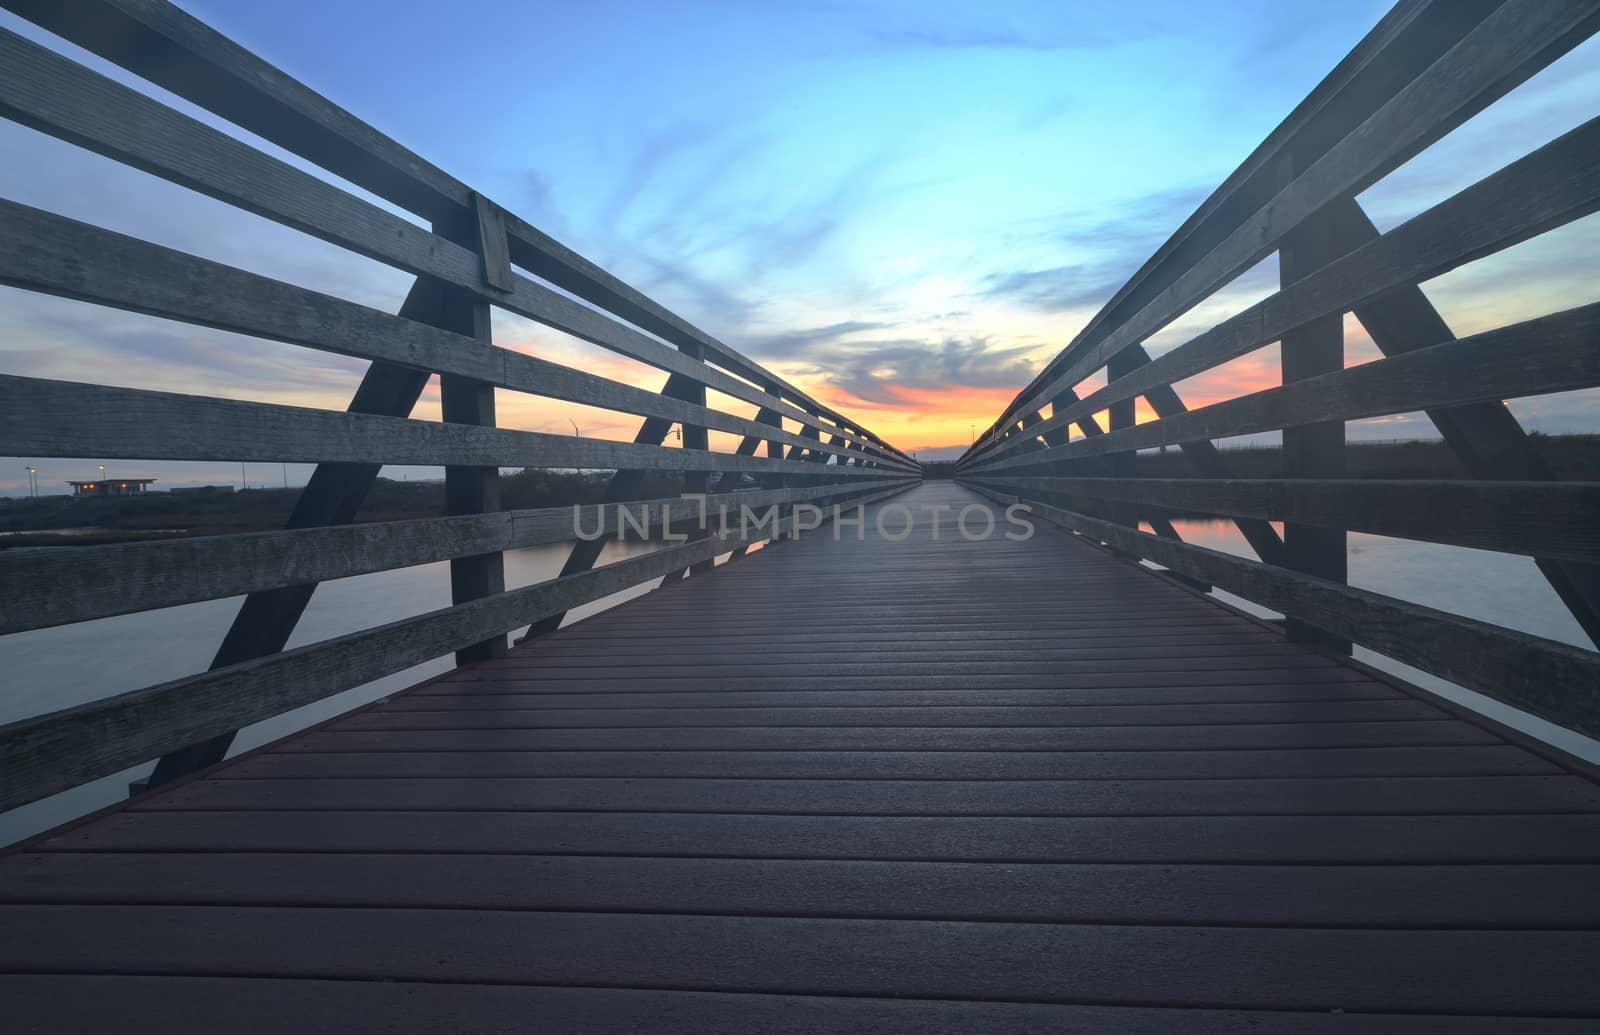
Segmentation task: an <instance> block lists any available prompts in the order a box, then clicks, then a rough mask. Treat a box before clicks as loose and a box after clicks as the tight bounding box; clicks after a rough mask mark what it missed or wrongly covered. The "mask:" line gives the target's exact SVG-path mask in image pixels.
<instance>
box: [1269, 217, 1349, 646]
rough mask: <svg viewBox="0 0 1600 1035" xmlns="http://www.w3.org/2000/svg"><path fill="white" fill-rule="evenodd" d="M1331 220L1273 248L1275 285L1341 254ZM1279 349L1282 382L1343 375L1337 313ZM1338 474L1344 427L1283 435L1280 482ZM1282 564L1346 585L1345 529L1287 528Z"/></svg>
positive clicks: (1330, 639)
mask: <svg viewBox="0 0 1600 1035" xmlns="http://www.w3.org/2000/svg"><path fill="white" fill-rule="evenodd" d="M1334 215H1335V213H1334V212H1333V209H1332V207H1331V206H1330V207H1329V208H1324V209H1322V210H1321V211H1319V212H1316V213H1314V214H1313V215H1312V216H1311V217H1310V218H1309V219H1307V220H1306V221H1305V222H1303V223H1301V224H1300V225H1299V226H1298V227H1296V228H1295V229H1294V230H1292V231H1290V232H1289V233H1288V234H1286V235H1285V236H1284V238H1283V240H1282V241H1281V242H1280V243H1279V247H1278V281H1279V285H1280V287H1287V286H1288V285H1290V284H1292V283H1294V282H1295V281H1297V280H1301V279H1303V278H1305V277H1307V276H1310V275H1311V274H1312V273H1314V272H1316V271H1317V270H1318V269H1321V268H1322V267H1323V266H1325V265H1327V264H1328V263H1329V262H1332V261H1333V260H1334V259H1337V258H1338V257H1339V256H1340V255H1341V254H1342V249H1341V248H1340V247H1339V243H1338V234H1337V233H1336V232H1335V229H1334V228H1333V227H1331V226H1330V225H1329V223H1328V221H1329V220H1330V219H1331V218H1333V217H1334ZM1279 351H1280V353H1281V360H1280V363H1281V366H1282V370H1283V383H1284V384H1289V383H1290V382H1292V381H1300V380H1304V379H1305V378H1308V377H1316V376H1317V375H1318V374H1326V373H1329V372H1331V371H1335V370H1343V369H1344V315H1343V314H1342V313H1330V314H1329V315H1327V316H1321V317H1318V318H1316V319H1315V320H1312V321H1310V322H1309V323H1306V324H1304V325H1302V326H1300V327H1298V328H1296V329H1295V330H1293V331H1291V332H1290V333H1288V334H1285V335H1284V336H1283V340H1282V341H1281V342H1280V344H1279ZM1344 475H1345V451H1344V422H1343V421H1322V422H1319V423H1316V424H1302V425H1298V426H1294V427H1286V428H1284V429H1283V474H1282V476H1283V477H1285V478H1342V477H1344ZM1283 563H1284V564H1285V565H1286V566H1287V567H1290V568H1293V569H1294V570H1296V571H1302V572H1305V573H1306V574H1308V575H1315V576H1317V577H1318V578H1324V579H1329V580H1331V581H1333V582H1346V581H1348V577H1349V571H1348V558H1347V555H1346V549H1345V531H1344V529H1342V528H1323V527H1319V526H1315V525H1300V524H1294V523H1292V522H1286V523H1285V524H1284V526H1283ZM1284 630H1285V632H1286V633H1287V634H1288V637H1289V639H1290V640H1294V641H1299V642H1308V643H1321V644H1323V645H1325V646H1328V647H1330V648H1332V649H1334V650H1340V651H1344V652H1347V653H1348V652H1349V650H1350V641H1348V640H1345V639H1341V638H1339V637H1334V636H1330V635H1328V634H1327V633H1324V632H1322V631H1321V630H1319V629H1316V628H1314V627H1312V626H1308V625H1306V624H1305V623H1303V622H1301V621H1299V620H1297V619H1295V618H1289V619H1287V620H1286V622H1285V623H1284Z"/></svg>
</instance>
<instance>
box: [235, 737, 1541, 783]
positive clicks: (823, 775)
mask: <svg viewBox="0 0 1600 1035" xmlns="http://www.w3.org/2000/svg"><path fill="white" fill-rule="evenodd" d="M1554 772H1558V770H1557V769H1556V768H1555V767H1554V766H1552V765H1551V764H1550V763H1548V762H1545V761H1543V760H1541V759H1540V758H1538V757H1537V756H1535V755H1532V754H1530V753H1529V752H1527V751H1524V750H1523V749H1521V748H1515V747H1511V746H1509V745H1489V746H1485V747H1448V746H1446V747H1398V748H1393V747H1376V748H1363V747H1352V748H1340V749H1337V750H1329V751H1300V750H1274V749H1270V748H1267V749H1258V750H1238V751H1116V752H1111V751H1079V752H1055V751H1010V752H987V751H937V752H928V751H489V752H485V751H457V752H449V751H435V752H426V751H348V752H338V751H297V752H287V751H286V752H278V753H275V754H273V755H271V756H264V755H255V756H252V757H250V758H246V759H242V760H240V762H239V763H238V764H237V765H233V766H229V767H228V769H227V771H226V773H225V774H221V775H223V776H225V777H226V778H228V779H239V780H243V779H256V778H260V777H266V778H273V779H299V780H319V779H327V778H336V777H349V778H357V779H372V778H375V777H385V778H395V777H426V778H437V777H461V778H465V777H525V778H526V777H541V778H548V777H585V776H587V777H596V776H605V777H613V778H622V777H633V778H638V779H683V778H698V779H714V778H721V779H759V780H786V779H787V780H797V779H798V780H948V779H957V780H1071V779H1080V780H1081V779H1099V780H1145V779H1152V778H1165V779H1184V778H1196V779H1218V778H1233V779H1255V778H1261V777H1289V776H1300V777H1313V776H1462V775H1465V774H1468V773H1471V774H1475V775H1480V776H1490V775H1510V774H1516V773H1554Z"/></svg>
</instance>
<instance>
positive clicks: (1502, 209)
mask: <svg viewBox="0 0 1600 1035" xmlns="http://www.w3.org/2000/svg"><path fill="white" fill-rule="evenodd" d="M1597 169H1600V120H1590V121H1589V122H1586V123H1585V124H1584V125H1583V126H1581V127H1579V128H1578V129H1575V130H1573V131H1571V132H1570V133H1567V134H1565V135H1564V136H1562V137H1560V138H1558V139H1556V140H1555V141H1552V142H1551V143H1549V144H1546V145H1545V146H1544V147H1542V148H1540V149H1538V150H1537V151H1534V152H1533V153H1531V154H1529V155H1526V156H1525V157H1523V158H1520V159H1518V160H1517V161H1515V162H1513V163H1511V164H1510V165H1508V166H1506V167H1505V168H1504V169H1501V170H1499V171H1498V172H1496V173H1494V174H1492V175H1490V176H1487V177H1485V178H1484V179H1483V180H1481V181H1479V182H1478V183H1476V184H1474V185H1473V186H1471V187H1468V188H1466V189H1465V190H1462V191H1461V192H1459V193H1457V194H1455V195H1453V196H1452V197H1450V198H1448V199H1447V200H1445V201H1442V202H1440V203H1439V204H1437V205H1435V206H1433V207H1432V208H1430V209H1428V210H1426V211H1425V212H1422V213H1421V214H1419V215H1417V216H1414V217H1412V218H1411V219H1409V220H1407V221H1406V222H1404V223H1402V224H1400V225H1399V226H1397V227H1395V228H1394V229H1392V230H1390V231H1389V232H1388V233H1386V234H1383V235H1382V236H1381V237H1377V238H1376V239H1375V240H1372V241H1370V242H1364V243H1362V244H1360V246H1358V247H1356V248H1354V250H1352V251H1351V252H1350V253H1349V254H1348V255H1346V256H1343V257H1340V258H1336V259H1335V260H1334V261H1332V262H1330V263H1329V264H1328V265H1327V267H1326V268H1324V269H1320V270H1317V271H1315V272H1310V273H1309V275H1303V276H1300V277H1296V278H1294V279H1293V281H1292V282H1286V283H1285V284H1284V286H1283V288H1282V289H1281V290H1279V291H1277V292H1275V293H1274V294H1272V295H1270V296H1268V297H1267V298H1265V299H1263V300H1262V301H1260V302H1257V303H1255V304H1254V305H1251V306H1249V307H1248V308H1246V309H1244V310H1243V311H1242V312H1240V313H1238V314H1236V315H1234V316H1231V317H1229V318H1228V319H1226V320H1224V321H1222V322H1221V323H1219V324H1217V325H1216V326H1215V327H1212V328H1211V329H1209V330H1207V331H1205V332H1204V333H1202V334H1200V335H1197V336H1196V337H1194V338H1192V339H1190V340H1189V341H1187V342H1185V343H1183V344H1181V345H1179V346H1178V347H1177V348H1174V349H1171V350H1169V351H1167V352H1164V353H1163V354H1162V355H1161V356H1159V357H1157V358H1155V359H1153V360H1151V361H1150V363H1149V364H1147V365H1146V366H1145V367H1143V368H1142V369H1140V370H1138V371H1137V372H1134V373H1131V374H1125V375H1123V376H1122V377H1121V378H1118V379H1117V380H1116V381H1114V382H1111V383H1108V384H1107V385H1106V386H1105V387H1103V388H1100V389H1098V390H1096V391H1094V392H1091V393H1090V394H1089V395H1087V396H1085V397H1084V398H1083V399H1082V400H1081V401H1078V402H1074V403H1073V404H1071V405H1068V406H1064V407H1061V408H1058V409H1056V410H1055V411H1054V412H1053V413H1052V414H1051V416H1050V418H1049V419H1048V420H1046V421H1045V422H1044V423H1043V424H1041V425H1040V429H1041V430H1043V431H1052V430H1055V429H1058V428H1065V427H1067V426H1068V424H1070V423H1071V422H1072V421H1074V420H1076V419H1077V418H1078V417H1080V416H1082V415H1085V414H1093V413H1097V412H1099V411H1100V410H1103V409H1105V408H1106V407H1108V406H1110V405H1112V404H1113V403H1115V402H1117V401H1119V400H1122V399H1126V398H1130V397H1131V396H1133V395H1135V394H1138V393H1141V392H1144V391H1146V390H1148V389H1151V388H1155V387H1159V386H1161V385H1170V384H1173V383H1175V382H1178V381H1182V380H1184V379H1185V378H1189V377H1193V376H1195V375H1197V374H1200V373H1202V372H1204V371H1206V370H1209V369H1211V368H1212V367H1215V366H1217V365H1218V364H1220V363H1224V362H1227V361H1228V360H1231V359H1236V358H1238V357H1239V356H1242V355H1244V354H1246V353H1248V352H1250V351H1251V350H1253V349H1256V348H1259V347H1261V346H1262V345H1265V344H1267V343H1268V342H1271V341H1275V340H1277V339H1279V338H1281V337H1282V336H1283V335H1284V334H1285V333H1288V332H1290V331H1292V330H1294V329H1295V328H1297V327H1300V326H1301V325H1303V324H1304V323H1306V322H1307V321H1308V320H1312V319H1315V318H1317V317H1322V316H1328V315H1332V314H1339V313H1344V312H1347V311H1349V310H1351V309H1353V308H1356V307H1357V306H1358V305H1360V304H1361V303H1363V302H1365V301H1366V300H1368V299H1371V298H1373V297H1374V296H1377V295H1379V294H1381V293H1382V292H1384V291H1386V290H1389V289H1390V288H1393V287H1396V286H1399V285H1406V284H1415V283H1418V282H1421V281H1424V280H1429V279H1432V278H1433V277H1436V276H1438V275H1440V274H1442V273H1445V272H1447V271H1449V270H1451V269H1454V268H1456V267H1458V266H1461V265H1464V264H1465V263H1468V262H1472V261H1474V260H1476V259H1479V258H1482V257H1483V256H1485V255H1489V254H1492V253H1494V252H1496V251H1500V250H1503V249H1505V248H1509V247H1511V246H1512V245H1515V244H1518V243H1520V242H1522V241H1525V240H1527V239H1529V238H1531V237H1534V236H1536V235H1538V234H1541V233H1544V232H1545V231H1547V230H1549V229H1551V228H1553V227H1556V226H1560V225H1562V224H1564V223H1567V222H1570V221H1572V220H1574V219H1578V218H1581V217H1582V216H1584V215H1587V214H1589V213H1591V212H1593V211H1594V210H1595V208H1596V206H1597V205H1600V171H1597ZM1341 218H1345V219H1347V218H1348V216H1347V215H1343V214H1342V215H1341ZM1435 343H1436V342H1435V341H1433V340H1425V341H1422V342H1419V344H1424V345H1428V344H1435ZM1052 444H1055V443H1052ZM1010 449H1011V447H1010V446H1005V445H1000V444H996V445H995V446H994V447H992V448H989V449H981V448H980V449H975V450H973V452H972V453H971V454H970V456H969V457H968V458H966V460H965V462H964V466H966V465H970V464H976V463H977V462H979V461H980V460H991V459H999V458H1000V457H1001V456H1004V455H1005V454H1006V453H1007V452H1009V451H1010Z"/></svg>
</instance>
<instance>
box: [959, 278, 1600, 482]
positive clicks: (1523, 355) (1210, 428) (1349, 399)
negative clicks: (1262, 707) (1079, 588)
mask: <svg viewBox="0 0 1600 1035" xmlns="http://www.w3.org/2000/svg"><path fill="white" fill-rule="evenodd" d="M1596 334H1600V304H1591V305H1586V306H1579V307H1577V308H1575V309H1569V310H1566V311H1565V312H1560V313H1554V314H1552V315H1550V316H1544V317H1538V318H1536V319H1532V320H1526V321H1524V322H1522V323H1516V324H1511V325H1510V326H1507V327H1501V328H1498V329H1496V330H1492V331H1485V332H1483V333H1481V334H1475V335H1472V336H1471V337H1467V338H1460V339H1458V340H1456V341H1451V342H1446V343H1444V344H1440V345H1433V346H1429V347H1427V348H1420V349H1417V350H1415V351H1413V352H1407V353H1404V354H1402V355H1397V356H1390V357H1388V358H1385V359H1380V360H1374V361H1373V362H1371V363H1363V364H1361V365H1360V366H1355V367H1350V368H1349V369H1346V370H1340V371H1336V372H1334V373H1328V374H1321V375H1318V376H1316V377H1311V378H1307V379H1305V380H1302V381H1296V382H1294V383H1293V384H1286V385H1283V386H1282V387H1279V388H1268V389H1263V390H1261V391H1258V392H1252V393H1250V394H1249V395H1243V396H1239V397H1238V398H1235V399H1228V400H1225V401H1223V402H1219V403H1213V404H1211V405H1210V406H1202V407H1201V408H1199V409H1197V410H1189V411H1187V412H1186V413H1182V414H1179V415H1177V416H1175V417H1167V418H1163V419H1161V420H1157V421H1151V422H1149V423H1147V424H1140V425H1139V426H1138V427H1135V428H1128V429H1126V430H1123V431H1116V432H1110V433H1107V434H1105V435H1102V436H1100V437H1099V438H1084V439H1079V440H1078V441H1076V442H1073V443H1070V444H1068V445H1064V446H1052V447H1051V448H1049V449H1044V450H1041V451H1039V452H1037V453H1030V454H1028V455H1027V456H1018V457H1011V458H1010V459H1006V460H997V461H994V462H993V463H984V464H976V465H974V466H973V467H972V468H970V469H968V471H967V472H966V474H967V475H968V476H969V477H975V476H979V475H981V474H988V473H993V472H996V471H1002V470H1011V469H1014V468H1019V467H1030V466H1034V465H1038V464H1041V463H1045V462H1048V461H1054V460H1065V459H1074V458H1078V457H1084V456H1105V455H1108V454H1111V453H1118V452H1125V451H1127V450H1132V449H1148V448H1153V447H1155V446H1160V445H1171V444H1175V443H1179V442H1185V441H1193V440H1198V439H1216V438H1228V437H1233V436H1237V435H1248V434H1255V433H1257V432H1263V431H1276V430H1279V429H1281V428H1284V427H1293V426H1299V425H1304V424H1311V423H1316V422H1318V421H1326V420H1360V419H1362V418H1365V417H1381V416H1387V415H1389V414H1393V413H1408V412H1411V411H1413V410H1423V409H1430V408H1433V407H1449V406H1457V405H1461V404H1463V403H1475V402H1482V401H1485V400H1499V399H1514V398H1520V397H1522V396H1528V395H1540V394H1546V393H1552V392H1563V391H1570V390H1573V389H1578V388H1588V387H1592V386H1594V385H1596V384H1600V360H1597V359H1596V357H1595V355H1594V350H1593V349H1592V348H1587V347H1585V343H1587V342H1592V341H1593V340H1594V336H1595V335H1596Z"/></svg>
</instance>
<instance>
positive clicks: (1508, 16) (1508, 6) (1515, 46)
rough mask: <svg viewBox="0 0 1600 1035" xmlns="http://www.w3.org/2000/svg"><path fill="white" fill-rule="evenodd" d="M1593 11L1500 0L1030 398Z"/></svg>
mask: <svg viewBox="0 0 1600 1035" xmlns="http://www.w3.org/2000/svg"><path fill="white" fill-rule="evenodd" d="M1597 18H1600V10H1597V8H1596V5H1594V4H1593V3H1591V2H1589V0H1571V2H1568V3H1543V2H1541V0H1510V2H1508V3H1505V4H1502V5H1500V6H1499V7H1498V8H1497V9H1496V10H1495V11H1494V12H1493V13H1492V14H1490V15H1489V16H1488V17H1486V18H1484V19H1483V20H1482V22H1480V23H1478V24H1477V25H1475V26H1474V27H1473V28H1472V29H1471V31H1470V32H1468V33H1467V34H1466V35H1465V36H1463V37H1462V38H1461V40H1460V41H1459V42H1458V43H1456V45H1455V46H1453V47H1451V49H1450V50H1448V51H1447V52H1446V53H1445V54H1443V55H1442V56H1441V57H1440V58H1439V59H1438V60H1437V61H1435V62H1434V63H1433V64H1431V65H1429V66H1427V68H1426V69H1424V70H1422V72H1421V74H1420V75H1418V76H1417V77H1416V78H1415V79H1413V80H1411V81H1410V82H1408V83H1405V84H1404V85H1403V86H1401V87H1400V88H1399V89H1397V90H1395V91H1394V92H1393V93H1392V95H1390V96H1388V97H1387V98H1385V99H1384V101H1383V103H1382V105H1381V107H1378V108H1377V109H1376V110H1375V111H1373V113H1372V114H1371V115H1370V116H1369V117H1367V118H1366V119H1365V120H1364V121H1363V122H1361V124H1360V125H1358V126H1354V127H1350V128H1349V129H1348V131H1347V133H1346V134H1345V135H1344V136H1343V138H1342V139H1340V140H1339V141H1338V143H1336V144H1334V145H1333V146H1332V147H1330V148H1328V149H1327V150H1326V151H1325V152H1323V153H1322V154H1320V156H1318V157H1316V158H1315V160H1314V161H1311V162H1310V163H1309V164H1308V165H1307V166H1305V167H1304V170H1303V171H1302V172H1298V173H1297V174H1296V175H1295V177H1294V178H1293V179H1292V180H1291V181H1290V182H1288V183H1287V185H1285V186H1283V187H1282V188H1281V190H1278V191H1277V192H1276V193H1275V195H1274V196H1272V197H1271V199H1270V200H1268V201H1266V202H1265V203H1264V204H1263V205H1262V206H1261V207H1260V208H1259V209H1257V210H1256V211H1255V212H1253V213H1252V214H1250V215H1248V216H1247V217H1245V218H1243V219H1242V220H1240V221H1239V222H1238V223H1237V224H1236V225H1235V226H1234V227H1233V228H1231V229H1230V232H1229V233H1228V235H1227V237H1226V238H1225V239H1224V240H1222V241H1221V242H1219V243H1218V244H1216V246H1215V247H1213V248H1212V249H1211V250H1210V251H1209V252H1207V253H1206V254H1205V255H1204V256H1203V257H1198V258H1197V259H1196V260H1195V261H1194V262H1193V264H1192V265H1190V266H1188V267H1187V268H1185V269H1183V271H1182V272H1181V273H1179V274H1178V275H1177V276H1176V277H1175V278H1174V279H1173V280H1172V281H1171V282H1170V283H1169V284H1167V286H1166V287H1164V288H1162V289H1161V290H1160V291H1159V292H1157V293H1156V294H1155V295H1154V297H1152V298H1151V299H1150V300H1149V301H1148V302H1147V303H1146V304H1145V305H1144V306H1143V307H1142V308H1140V309H1139V310H1138V311H1137V312H1135V313H1133V314H1131V315H1130V316H1129V317H1128V318H1127V319H1126V320H1125V321H1124V322H1123V323H1121V324H1120V325H1119V326H1116V327H1113V328H1110V329H1108V330H1106V331H1105V333H1104V334H1103V335H1102V336H1100V337H1099V339H1098V340H1095V339H1089V340H1084V341H1081V342H1080V343H1079V344H1078V345H1076V346H1070V345H1069V346H1068V352H1069V353H1071V357H1070V359H1067V360H1064V361H1062V362H1061V364H1060V366H1061V367H1062V368H1063V372H1062V373H1061V374H1060V375H1059V376H1057V377H1056V378H1055V380H1053V381H1051V382H1049V383H1048V384H1046V385H1044V386H1042V387H1041V388H1039V389H1037V390H1028V392H1029V397H1030V398H1031V397H1032V396H1034V395H1037V396H1038V397H1039V398H1040V399H1041V400H1042V399H1048V398H1050V397H1051V396H1052V395H1054V394H1055V392H1056V391H1059V390H1060V389H1061V388H1071V387H1073V386H1075V385H1077V384H1078V383H1079V382H1081V381H1082V380H1083V379H1084V378H1085V377H1087V376H1088V375H1089V374H1091V373H1093V372H1094V371H1095V370H1098V369H1099V368H1100V367H1102V366H1104V365H1105V364H1106V362H1107V361H1108V360H1109V359H1110V357H1111V356H1113V355H1115V354H1116V353H1118V352H1121V351H1122V350H1123V349H1125V348H1127V347H1128V346H1130V345H1133V344H1135V343H1137V342H1140V341H1142V340H1144V339H1145V338H1148V337H1149V336H1151V335H1152V334H1154V333H1155V332H1157V331H1159V330H1160V329H1161V328H1162V327H1164V326H1166V325H1167V324H1168V323H1170V322H1171V321H1172V320H1173V319H1175V318H1177V317H1178V316H1180V315H1182V314H1183V313H1184V312H1186V311H1188V310H1189V309H1191V308H1192V307H1193V306H1194V305H1196V304H1197V303H1198V302H1200V301H1201V300H1202V299H1203V298H1205V297H1206V296H1208V295H1210V294H1211V293H1212V292H1214V291H1216V290H1217V289H1218V288H1219V287H1221V286H1222V285H1224V284H1226V283H1227V282H1228V281H1230V280H1232V279H1233V278H1234V277H1235V276H1237V275H1238V274H1239V273H1241V272H1243V271H1244V270H1246V269H1248V268H1249V267H1250V266H1252V265H1254V264H1255V263H1256V262H1258V261H1259V260H1260V259H1262V258H1264V257H1265V256H1266V255H1268V254H1269V253H1270V252H1272V251H1273V250H1274V249H1275V248H1276V247H1277V246H1278V244H1279V242H1280V241H1281V240H1282V239H1283V237H1284V235H1285V234H1287V233H1289V232H1290V231H1291V230H1293V229H1294V228H1295V227H1296V226H1298V225H1300V223H1301V222H1302V221H1304V220H1305V219H1307V218H1309V217H1310V216H1311V215H1312V214H1313V213H1315V212H1316V211H1317V210H1318V209H1321V208H1322V207H1323V206H1325V205H1327V204H1329V203H1330V202H1333V201H1336V200H1337V199H1339V198H1342V197H1346V196H1349V195H1351V194H1356V193H1359V192H1360V191H1361V190H1363V189H1365V187H1366V186H1368V185H1370V184H1371V183H1373V182H1375V181H1376V180H1377V179H1379V178H1380V177H1381V176H1382V175H1383V174H1384V173H1386V172H1387V171H1389V170H1391V169H1393V168H1395V167H1397V166H1398V165H1400V164H1402V163H1403V162H1405V161H1406V160H1407V159H1409V158H1410V157H1412V156H1413V155H1415V154H1417V153H1418V152H1420V151H1421V150H1422V149H1423V148H1425V147H1427V146H1428V145H1429V144H1431V143H1433V142H1434V141H1436V140H1438V139H1439V138H1440V137H1442V136H1444V135H1445V134H1446V133H1448V132H1449V131H1450V130H1451V129H1453V128H1455V127H1456V126H1458V125H1460V124H1461V123H1463V122H1465V121H1466V120H1467V119H1469V118H1471V117H1472V116H1473V115H1475V114H1477V112H1479V111H1481V110H1482V109H1483V108H1485V107H1487V106H1488V105H1489V104H1491V103H1493V102H1494V101H1495V100H1497V99H1498V98H1499V97H1501V96H1502V95H1504V94H1505V93H1506V92H1507V91H1509V90H1510V89H1512V88H1514V87H1515V86H1517V85H1518V84H1520V83H1521V82H1523V81H1524V80H1526V79H1527V78H1528V77H1529V76H1531V75H1533V74H1534V73H1535V72H1537V71H1538V70H1539V69H1541V68H1543V67H1544V66H1545V65H1547V64H1549V63H1550V62H1551V61H1553V60H1555V59H1556V58H1557V57H1558V56H1560V55H1561V54H1562V53H1564V52H1565V51H1567V50H1569V49H1571V48H1572V47H1573V46H1576V45H1577V44H1578V43H1579V42H1581V41H1582V40H1584V39H1586V38H1587V37H1588V36H1589V35H1590V34H1591V33H1592V32H1593V31H1594V26H1595V23H1596V19H1597ZM1280 182H1281V181H1280Z"/></svg>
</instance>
